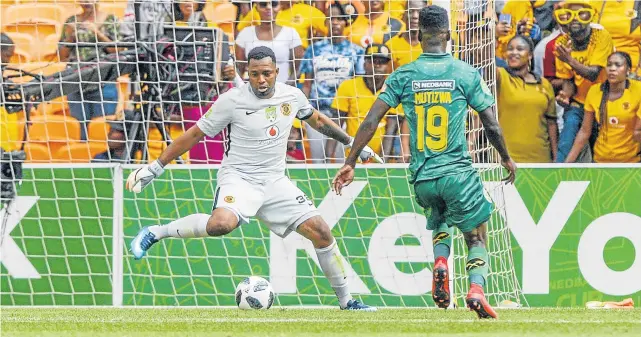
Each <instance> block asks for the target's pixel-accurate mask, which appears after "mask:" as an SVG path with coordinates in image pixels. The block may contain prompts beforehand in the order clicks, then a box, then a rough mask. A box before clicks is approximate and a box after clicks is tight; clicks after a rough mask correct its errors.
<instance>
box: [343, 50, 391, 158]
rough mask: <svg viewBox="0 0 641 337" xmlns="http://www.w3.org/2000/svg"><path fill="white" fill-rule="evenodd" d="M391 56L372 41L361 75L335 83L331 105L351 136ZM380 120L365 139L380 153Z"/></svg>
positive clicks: (382, 131)
mask: <svg viewBox="0 0 641 337" xmlns="http://www.w3.org/2000/svg"><path fill="white" fill-rule="evenodd" d="M391 60H392V57H391V55H390V52H389V48H387V46H385V45H382V44H372V45H370V46H369V47H367V49H366V50H365V76H356V77H355V78H353V79H350V80H346V81H344V82H343V83H341V85H340V86H339V87H338V90H337V91H336V97H335V98H334V101H333V102H332V108H333V109H336V110H338V112H339V113H340V115H341V120H344V121H345V124H346V127H347V128H346V131H347V133H348V134H349V135H350V136H352V137H354V136H356V132H357V131H358V127H359V126H360V125H361V123H362V122H363V121H364V120H365V116H367V112H368V111H369V109H370V108H371V107H372V105H374V102H375V101H376V98H377V97H378V94H380V92H381V90H382V89H383V85H384V84H385V79H387V76H389V74H390V73H391V70H392V69H391V67H392V62H391ZM385 124H386V123H385V121H384V120H383V121H382V122H381V123H380V124H379V125H378V129H377V131H376V134H375V135H374V137H373V138H372V140H371V141H370V142H369V147H371V148H372V150H374V151H375V152H376V153H378V154H380V153H381V146H382V140H383V137H384V136H385Z"/></svg>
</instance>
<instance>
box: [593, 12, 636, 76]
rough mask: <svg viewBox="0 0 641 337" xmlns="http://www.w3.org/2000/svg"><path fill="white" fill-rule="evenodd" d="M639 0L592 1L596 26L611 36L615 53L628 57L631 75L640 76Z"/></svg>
mask: <svg viewBox="0 0 641 337" xmlns="http://www.w3.org/2000/svg"><path fill="white" fill-rule="evenodd" d="M640 2H641V1H640V0H634V1H620V0H619V1H607V0H598V1H597V0H592V4H593V6H594V8H595V9H596V11H597V13H598V19H597V20H596V21H597V22H596V23H598V24H600V25H602V26H603V28H605V30H607V31H608V33H610V36H612V42H613V43H614V47H615V48H616V50H617V51H622V52H626V53H628V55H630V59H631V60H632V73H635V72H636V74H641V69H638V68H639V64H640V63H641V60H640V57H639V55H640V54H641V25H639V18H640V16H641V13H639V11H638V9H639V8H640V7H639V6H640V5H641V4H640Z"/></svg>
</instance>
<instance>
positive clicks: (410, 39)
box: [385, 0, 426, 70]
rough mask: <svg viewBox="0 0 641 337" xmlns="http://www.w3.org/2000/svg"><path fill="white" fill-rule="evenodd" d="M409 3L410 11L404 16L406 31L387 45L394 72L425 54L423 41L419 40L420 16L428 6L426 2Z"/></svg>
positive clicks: (412, 0) (416, 0)
mask: <svg viewBox="0 0 641 337" xmlns="http://www.w3.org/2000/svg"><path fill="white" fill-rule="evenodd" d="M407 3H408V4H407V6H408V10H407V11H406V12H405V15H404V16H403V21H404V23H405V27H407V28H406V30H405V31H404V32H403V33H401V34H399V35H396V36H394V37H393V38H391V39H390V40H389V41H387V42H386V43H385V44H386V45H387V46H388V47H389V49H390V52H391V53H392V65H393V69H394V70H396V69H398V68H399V67H400V66H402V65H405V64H408V63H410V62H412V61H414V60H416V59H417V58H418V57H419V56H420V55H421V54H422V53H423V50H422V49H421V41H419V40H418V35H419V34H418V33H419V30H418V15H419V13H420V12H421V8H423V7H425V6H426V2H425V1H424V0H410V1H408V2H407Z"/></svg>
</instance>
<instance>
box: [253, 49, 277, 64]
mask: <svg viewBox="0 0 641 337" xmlns="http://www.w3.org/2000/svg"><path fill="white" fill-rule="evenodd" d="M265 57H269V58H270V59H272V62H274V64H276V54H274V51H273V50H271V48H269V47H265V46H259V47H256V48H254V49H252V50H251V51H249V54H247V63H248V64H249V61H251V60H256V61H258V60H262V59H264V58H265Z"/></svg>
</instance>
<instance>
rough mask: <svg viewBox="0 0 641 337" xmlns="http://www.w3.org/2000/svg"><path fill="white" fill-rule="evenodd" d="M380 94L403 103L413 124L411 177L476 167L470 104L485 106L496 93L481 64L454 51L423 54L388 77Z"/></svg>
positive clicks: (421, 178) (427, 177)
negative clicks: (476, 66)
mask: <svg viewBox="0 0 641 337" xmlns="http://www.w3.org/2000/svg"><path fill="white" fill-rule="evenodd" d="M385 84H386V85H385V86H386V88H385V89H384V90H385V91H384V92H382V93H381V94H380V95H379V97H378V98H380V99H381V100H382V101H383V102H385V103H387V104H388V105H389V106H391V107H393V108H395V107H397V106H398V105H399V104H402V105H403V110H404V111H405V117H406V118H407V121H408V122H409V128H410V152H411V154H412V159H411V161H410V167H409V168H410V173H411V177H410V183H416V182H420V181H424V180H431V179H436V178H439V177H443V176H447V175H451V174H457V173H461V172H465V171H469V170H473V169H474V168H473V167H472V158H471V157H470V154H469V152H468V149H467V140H466V137H465V123H466V121H467V116H468V105H469V106H470V107H472V109H474V110H476V111H483V110H485V109H487V108H489V107H490V106H492V105H493V104H494V97H493V96H492V93H491V92H490V90H489V88H488V87H487V85H486V84H485V81H483V79H482V78H481V75H480V74H479V73H478V70H477V69H474V67H472V66H470V65H469V64H467V63H465V62H463V61H459V60H456V59H454V58H453V57H452V55H450V54H428V53H424V54H422V55H421V56H420V57H419V58H418V59H417V60H416V61H414V62H411V63H408V64H406V65H404V66H402V67H400V68H399V69H398V70H396V71H395V72H394V73H392V74H391V75H390V76H389V77H388V78H387V81H385Z"/></svg>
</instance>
